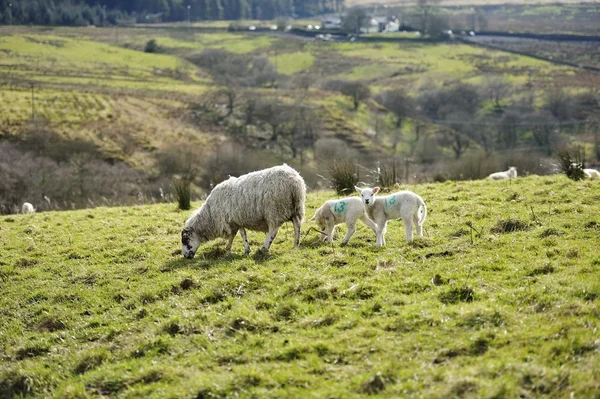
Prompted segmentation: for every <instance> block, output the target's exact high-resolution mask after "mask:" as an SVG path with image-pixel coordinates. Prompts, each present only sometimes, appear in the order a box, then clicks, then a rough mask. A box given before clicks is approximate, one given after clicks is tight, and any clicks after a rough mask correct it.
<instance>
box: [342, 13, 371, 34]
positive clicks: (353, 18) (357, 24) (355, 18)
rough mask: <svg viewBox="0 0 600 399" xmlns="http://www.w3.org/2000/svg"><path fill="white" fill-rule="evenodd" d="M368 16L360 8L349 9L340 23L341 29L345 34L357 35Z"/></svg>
mask: <svg viewBox="0 0 600 399" xmlns="http://www.w3.org/2000/svg"><path fill="white" fill-rule="evenodd" d="M367 19H368V16H367V13H366V11H365V10H364V9H362V8H360V7H355V8H351V9H350V10H349V11H348V13H347V14H346V16H345V17H344V21H343V22H342V28H343V29H344V31H345V32H347V33H354V34H357V35H358V34H359V33H360V28H362V27H363V26H364V25H365V23H366V22H367Z"/></svg>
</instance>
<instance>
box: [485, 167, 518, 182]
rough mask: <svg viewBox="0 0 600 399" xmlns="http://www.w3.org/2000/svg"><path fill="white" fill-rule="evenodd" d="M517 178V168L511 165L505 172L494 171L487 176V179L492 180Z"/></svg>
mask: <svg viewBox="0 0 600 399" xmlns="http://www.w3.org/2000/svg"><path fill="white" fill-rule="evenodd" d="M516 178H517V168H515V167H514V166H511V167H509V168H508V170H507V171H506V172H496V173H492V174H491V175H489V176H488V179H492V180H506V179H516Z"/></svg>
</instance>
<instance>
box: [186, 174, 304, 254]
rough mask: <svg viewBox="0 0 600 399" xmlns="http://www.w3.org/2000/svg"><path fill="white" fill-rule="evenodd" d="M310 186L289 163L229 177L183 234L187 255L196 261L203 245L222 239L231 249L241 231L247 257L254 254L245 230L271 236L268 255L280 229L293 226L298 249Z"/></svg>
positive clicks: (195, 213)
mask: <svg viewBox="0 0 600 399" xmlns="http://www.w3.org/2000/svg"><path fill="white" fill-rule="evenodd" d="M305 201H306V185H305V184H304V180H303V179H302V177H301V176H300V174H298V172H296V171H295V170H294V169H292V168H291V167H289V166H287V165H285V164H284V165H281V166H275V167H272V168H268V169H263V170H260V171H256V172H252V173H248V174H246V175H242V176H240V177H237V178H236V177H230V178H229V179H228V180H225V181H224V182H222V183H219V184H218V185H217V186H216V187H215V188H214V189H213V190H212V192H211V193H210V195H209V196H208V198H207V199H206V201H205V202H204V204H203V205H202V206H201V207H200V208H199V209H197V210H196V211H194V213H193V214H192V216H191V217H190V218H189V219H188V220H187V221H186V222H185V227H184V229H183V231H182V232H181V244H182V252H183V256H184V257H185V258H186V259H192V258H193V257H194V255H195V254H196V251H197V250H198V247H199V246H200V244H202V243H204V242H207V241H210V240H213V239H215V238H219V237H223V238H226V239H228V240H229V241H228V244H227V248H226V249H227V251H229V250H231V245H232V243H233V239H234V238H235V235H236V234H237V232H238V231H239V232H240V235H241V236H242V239H243V240H244V249H245V254H246V255H247V254H249V253H250V245H249V244H248V238H247V236H246V229H249V230H253V231H264V232H267V237H266V240H265V243H264V246H263V248H262V249H263V251H265V252H266V251H268V250H269V248H270V247H271V244H272V243H273V240H275V236H276V235H277V231H278V230H279V227H280V226H281V225H282V224H283V223H285V222H288V221H291V222H292V223H293V224H294V233H295V240H294V245H295V246H296V247H297V246H298V245H299V243H300V226H301V224H302V220H303V219H304V203H305Z"/></svg>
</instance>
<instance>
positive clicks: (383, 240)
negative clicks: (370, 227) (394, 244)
mask: <svg viewBox="0 0 600 399" xmlns="http://www.w3.org/2000/svg"><path fill="white" fill-rule="evenodd" d="M387 224H388V222H387V220H386V221H385V222H383V230H382V232H381V245H383V246H384V247H385V244H386V242H385V234H386V233H387Z"/></svg>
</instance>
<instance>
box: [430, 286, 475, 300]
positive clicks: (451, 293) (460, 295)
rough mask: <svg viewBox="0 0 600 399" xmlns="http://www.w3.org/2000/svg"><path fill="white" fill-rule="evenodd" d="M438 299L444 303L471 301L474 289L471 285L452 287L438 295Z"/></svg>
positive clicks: (473, 296)
mask: <svg viewBox="0 0 600 399" xmlns="http://www.w3.org/2000/svg"><path fill="white" fill-rule="evenodd" d="M438 299H439V300H440V301H441V302H442V303H445V304H454V303H459V302H473V300H474V299H475V291H473V289H472V288H471V287H466V286H465V287H454V288H451V289H449V290H448V291H445V292H442V293H441V294H439V295H438Z"/></svg>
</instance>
